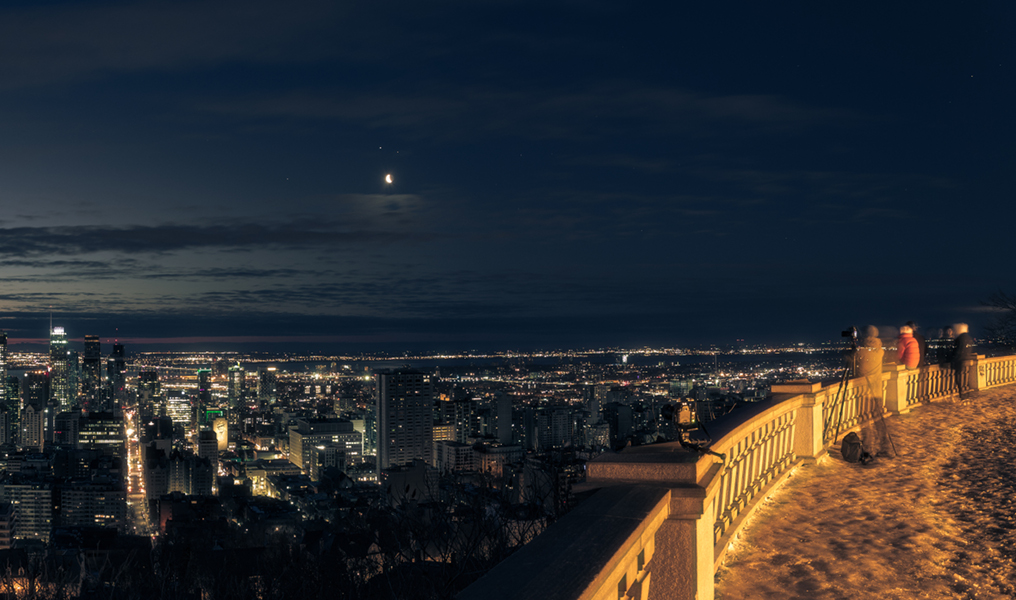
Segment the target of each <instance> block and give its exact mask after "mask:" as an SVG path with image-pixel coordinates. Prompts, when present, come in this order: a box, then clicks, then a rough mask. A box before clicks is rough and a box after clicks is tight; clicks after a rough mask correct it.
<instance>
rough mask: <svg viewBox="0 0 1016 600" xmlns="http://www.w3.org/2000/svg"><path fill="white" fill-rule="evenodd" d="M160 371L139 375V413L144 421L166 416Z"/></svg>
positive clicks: (142, 372) (143, 372)
mask: <svg viewBox="0 0 1016 600" xmlns="http://www.w3.org/2000/svg"><path fill="white" fill-rule="evenodd" d="M162 409H163V402H162V385H161V384H160V383H159V373H158V371H150V370H149V371H141V372H139V373H138V412H139V413H140V414H141V417H142V418H143V419H148V418H150V417H153V416H157V415H159V416H161V415H162V414H164V411H163V410H162Z"/></svg>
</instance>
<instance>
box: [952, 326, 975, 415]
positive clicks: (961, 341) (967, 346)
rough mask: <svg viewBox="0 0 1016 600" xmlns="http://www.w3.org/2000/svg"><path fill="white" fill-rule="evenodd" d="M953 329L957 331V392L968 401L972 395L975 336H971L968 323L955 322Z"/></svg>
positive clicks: (953, 364)
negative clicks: (971, 372) (972, 363)
mask: <svg viewBox="0 0 1016 600" xmlns="http://www.w3.org/2000/svg"><path fill="white" fill-rule="evenodd" d="M952 329H953V331H954V332H955V333H956V339H955V340H954V341H953V352H952V368H953V377H955V380H956V393H957V394H959V396H960V400H961V401H966V400H968V399H969V397H970V361H972V360H973V359H974V338H973V337H971V336H970V333H969V332H968V327H967V324H966V323H954V324H953V326H952Z"/></svg>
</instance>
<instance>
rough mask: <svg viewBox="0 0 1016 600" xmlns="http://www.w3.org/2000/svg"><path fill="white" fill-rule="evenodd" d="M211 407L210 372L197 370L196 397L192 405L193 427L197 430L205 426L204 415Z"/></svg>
mask: <svg viewBox="0 0 1016 600" xmlns="http://www.w3.org/2000/svg"><path fill="white" fill-rule="evenodd" d="M211 405H212V372H211V371H210V370H209V369H199V370H198V397H197V402H195V403H194V411H195V413H196V414H195V415H194V425H195V428H197V427H198V426H200V425H205V424H206V423H205V414H206V412H207V411H208V407H210V406H211Z"/></svg>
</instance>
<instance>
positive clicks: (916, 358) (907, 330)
mask: <svg viewBox="0 0 1016 600" xmlns="http://www.w3.org/2000/svg"><path fill="white" fill-rule="evenodd" d="M896 362H898V363H901V364H902V365H903V366H905V367H906V368H907V369H916V368H917V363H919V362H921V351H920V349H919V347H918V345H917V340H916V339H914V330H913V329H911V327H910V325H904V326H903V327H900V337H898V338H897V339H896Z"/></svg>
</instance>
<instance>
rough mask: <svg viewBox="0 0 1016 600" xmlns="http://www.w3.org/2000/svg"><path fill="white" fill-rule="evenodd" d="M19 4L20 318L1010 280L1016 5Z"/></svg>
mask: <svg viewBox="0 0 1016 600" xmlns="http://www.w3.org/2000/svg"><path fill="white" fill-rule="evenodd" d="M774 6H778V7H779V8H778V9H774ZM3 7H4V8H0V209H2V210H0V268H2V270H0V274H2V277H0V329H6V330H7V331H8V332H9V334H10V335H11V337H12V338H15V339H38V338H44V337H45V336H46V334H47V328H48V325H49V314H50V311H52V313H53V318H54V323H55V324H58V325H63V326H65V327H67V329H68V332H69V334H70V337H71V338H72V339H80V338H81V337H82V336H83V335H85V334H86V333H87V334H97V335H101V336H102V337H103V340H106V339H109V338H112V337H118V338H120V339H123V340H126V341H127V342H128V344H132V345H133V347H134V348H139V349H140V348H153V347H155V345H156V344H157V343H159V342H160V341H162V342H174V343H171V344H169V345H165V346H163V347H166V348H184V347H196V346H201V345H205V346H207V347H210V348H211V347H217V348H218V347H222V348H225V347H236V348H241V347H242V348H263V349H267V350H279V349H283V348H296V347H301V348H303V347H306V348H318V349H322V350H350V349H358V348H362V349H389V350H396V349H400V348H406V349H411V348H418V349H435V350H458V349H472V348H477V349H481V348H482V349H496V348H504V349H527V348H563V347H572V346H589V347H605V346H636V345H643V344H648V345H672V346H677V345H689V344H698V343H702V342H716V343H730V342H733V341H734V340H736V339H745V340H747V341H748V342H767V341H774V342H775V341H787V342H791V341H799V340H800V341H805V340H815V341H817V340H822V339H829V338H838V337H839V332H840V330H842V329H844V328H845V327H847V326H849V325H863V324H866V323H875V324H885V325H898V324H900V323H902V322H904V321H907V320H910V319H915V320H917V321H918V322H919V323H921V324H922V325H924V326H929V327H939V326H941V325H943V324H945V323H948V322H952V321H956V320H966V321H969V322H970V323H971V324H972V325H973V326H974V334H975V336H976V335H979V332H978V327H979V326H980V325H981V324H983V323H984V322H985V319H986V317H987V316H989V315H988V313H986V312H985V310H984V309H983V308H982V307H981V306H980V304H981V302H982V301H983V300H985V299H986V298H987V296H988V295H989V294H990V293H991V292H992V291H994V290H997V289H1000V288H1001V289H1004V290H1007V291H1016V281H1014V277H1013V270H1012V266H1013V258H1014V254H1016V252H1014V247H1013V227H1014V225H1013V224H1014V221H1016V208H1014V207H1013V199H1014V194H1013V190H1014V189H1016V188H1014V173H1016V168H1014V165H1016V161H1014V159H1016V77H1014V75H1016V71H1014V66H1016V47H1014V43H1016V42H1014V36H1013V31H1016V4H1014V3H1012V2H1001V1H1000V2H978V3H955V2H950V3H945V2H891V3H885V2H877V3H875V2H871V3H868V2H850V3H844V2H839V3H828V2H821V3H820V2H796V3H795V2H782V3H777V4H775V5H773V4H771V3H769V4H767V3H759V2H722V1H720V2H713V3H691V2H681V3H673V2H652V3H641V4H636V3H621V2H610V3H607V2H604V3H601V2H596V1H589V0H585V1H582V2H556V3H555V2H531V3H530V2H513V1H507V0H506V1H503V2H499V1H483V2H476V1H461V2H456V1H447V2H384V1H375V2H360V3H353V2H334V1H328V2H292V3H283V2H277V1H258V0H244V1H242V2H182V1H173V2H155V1H146V2H40V1H37V0H33V1H30V2H29V1H23V2H11V1H7V2H4V3H3ZM387 174H391V176H392V180H393V183H392V184H390V185H389V184H387V183H386V182H385V176H386V175H387ZM128 349H129V350H130V349H131V347H130V346H129V348H128Z"/></svg>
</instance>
